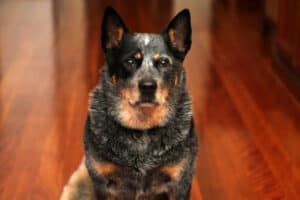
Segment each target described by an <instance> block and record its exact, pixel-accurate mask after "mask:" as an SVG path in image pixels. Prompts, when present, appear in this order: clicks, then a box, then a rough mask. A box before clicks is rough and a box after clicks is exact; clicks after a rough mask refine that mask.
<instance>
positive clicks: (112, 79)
mask: <svg viewBox="0 0 300 200" xmlns="http://www.w3.org/2000/svg"><path fill="white" fill-rule="evenodd" d="M111 82H112V83H113V84H114V85H115V84H116V83H117V78H116V75H113V76H112V77H111Z"/></svg>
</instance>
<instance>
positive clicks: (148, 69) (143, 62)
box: [61, 7, 198, 200]
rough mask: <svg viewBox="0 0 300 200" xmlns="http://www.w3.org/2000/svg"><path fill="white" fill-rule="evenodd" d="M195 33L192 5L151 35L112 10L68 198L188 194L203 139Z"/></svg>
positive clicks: (181, 198)
mask: <svg viewBox="0 0 300 200" xmlns="http://www.w3.org/2000/svg"><path fill="white" fill-rule="evenodd" d="M191 33H192V30H191V22H190V13H189V10H187V9H184V10H182V11H181V12H179V13H178V14H177V15H176V16H175V17H174V18H173V19H172V20H171V22H170V23H169V25H168V26H167V27H166V28H165V29H164V30H163V31H162V33H161V34H150V33H131V32H129V30H128V28H127V27H126V25H125V23H124V22H123V20H122V19H121V17H120V16H119V14H118V13H117V12H116V11H115V10H114V9H113V8H112V7H107V8H106V10H105V12H104V17H103V23H102V36H101V37H102V38H101V39H102V49H103V51H104V54H105V58H106V64H105V65H104V66H103V67H102V73H101V78H100V82H99V84H98V85H97V86H96V88H95V89H94V90H93V92H92V93H91V97H90V106H89V112H88V117H87V120H86V124H85V133H84V151H85V155H84V159H83V161H82V163H81V165H80V167H79V168H78V170H77V171H75V172H74V174H73V175H72V176H71V178H70V179H69V182H68V184H67V185H66V186H65V187H64V190H63V193H62V196H61V199H62V200H66V199H72V200H75V199H80V200H81V199H101V200H102V199H103V200H106V199H107V200H110V199H119V200H121V199H122V200H127V199H128V200H148V199H149V200H156V199H157V200H158V199H172V200H175V199H176V200H177V199H178V200H186V199H189V196H190V189H191V182H192V177H193V174H194V169H195V158H196V154H197V148H198V144H197V136H196V133H195V129H194V122H193V116H192V110H191V100H190V96H189V93H188V91H187V88H186V75H185V70H184V68H183V66H182V63H183V61H184V58H185V56H186V54H187V52H188V51H189V50H190V47H191Z"/></svg>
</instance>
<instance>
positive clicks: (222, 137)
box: [0, 0, 300, 200]
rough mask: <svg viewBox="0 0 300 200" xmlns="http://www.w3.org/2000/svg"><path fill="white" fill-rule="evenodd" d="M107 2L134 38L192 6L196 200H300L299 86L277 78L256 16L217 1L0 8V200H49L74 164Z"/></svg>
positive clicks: (68, 2) (94, 0)
mask: <svg viewBox="0 0 300 200" xmlns="http://www.w3.org/2000/svg"><path fill="white" fill-rule="evenodd" d="M232 2H234V1H232ZM107 4H111V5H113V6H114V7H115V8H116V9H117V10H118V11H119V12H120V13H121V15H122V16H123V18H124V19H125V21H126V22H127V24H128V26H129V27H131V29H132V30H134V31H136V32H140V31H143V32H149V31H150V32H159V31H160V30H162V28H163V27H164V26H165V24H167V22H168V20H169V19H170V18H171V16H173V15H174V14H175V13H176V12H177V11H178V10H180V9H182V8H185V7H188V8H190V9H191V13H192V21H193V45H192V50H191V52H190V54H189V55H188V57H187V58H186V60H185V68H186V71H187V74H188V85H189V88H190V91H191V95H192V97H193V103H194V104H193V109H194V116H195V120H196V127H197V130H198V134H199V138H200V150H199V156H198V161H197V163H198V165H197V173H196V176H195V181H194V184H193V189H192V199H195V200H198V199H204V200H206V199H207V200H219V199H220V200H240V199H253V200H260V199H291V200H294V199H295V200H296V199H300V104H299V98H298V97H299V93H300V85H299V80H296V81H293V82H292V83H291V79H289V77H288V76H287V75H283V74H280V73H278V71H277V70H274V69H275V68H274V65H273V63H272V61H271V58H270V55H269V53H268V48H266V46H265V44H264V41H263V40H262V39H261V34H260V29H261V25H260V24H261V20H262V17H261V14H260V11H258V10H257V9H256V10H253V8H251V9H247V7H246V8H245V7H244V8H243V9H238V6H237V5H236V4H234V3H230V1H229V3H226V1H225V0H223V1H221V0H219V2H213V1H212V0H201V1H196V0H194V1H193V0H185V1H181V0H177V1H172V0H164V1H126V3H124V1H118V0H115V1H112V2H103V1H98V0H89V1H81V0H53V1H51V0H40V1H35V0H27V1H17V0H10V1H5V0H4V1H1V2H0V27H1V29H0V199H3V200H12V199H28V200H32V199H34V200H35V199H38V200H39V199H49V200H53V199H57V198H58V197H59V195H60V193H61V190H62V187H63V185H64V184H65V183H66V181H67V179H68V177H69V176H70V174H71V173H72V172H73V171H74V170H75V169H76V167H77V165H78V163H79V162H80V160H81V158H82V153H83V152H82V130H83V125H84V120H85V117H86V114H87V104H88V92H89V91H90V90H91V89H92V88H93V86H94V85H95V83H96V81H97V77H98V75H97V71H98V67H99V66H101V65H102V64H103V63H104V60H103V55H102V52H101V51H99V30H100V28H99V27H100V22H101V17H102V13H103V9H104V7H105V5H107ZM291 84H293V87H288V85H291ZM291 88H294V89H291Z"/></svg>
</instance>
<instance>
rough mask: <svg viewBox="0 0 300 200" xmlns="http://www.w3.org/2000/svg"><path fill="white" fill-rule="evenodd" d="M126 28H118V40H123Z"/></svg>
mask: <svg viewBox="0 0 300 200" xmlns="http://www.w3.org/2000/svg"><path fill="white" fill-rule="evenodd" d="M123 33H124V30H123V29H122V28H118V41H121V40H122V37H123Z"/></svg>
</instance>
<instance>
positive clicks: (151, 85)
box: [139, 80, 157, 94]
mask: <svg viewBox="0 0 300 200" xmlns="http://www.w3.org/2000/svg"><path fill="white" fill-rule="evenodd" d="M156 88H157V83H156V81H154V80H141V81H140V82H139V89H140V91H141V93H144V94H153V93H154V92H155V90H156Z"/></svg>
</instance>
